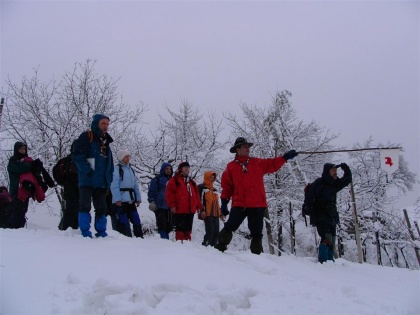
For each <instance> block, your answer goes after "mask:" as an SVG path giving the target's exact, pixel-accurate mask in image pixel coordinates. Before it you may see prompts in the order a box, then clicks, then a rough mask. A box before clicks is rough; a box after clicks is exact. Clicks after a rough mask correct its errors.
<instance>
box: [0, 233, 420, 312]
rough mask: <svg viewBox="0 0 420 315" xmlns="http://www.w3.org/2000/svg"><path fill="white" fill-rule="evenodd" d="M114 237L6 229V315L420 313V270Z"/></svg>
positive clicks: (3, 236) (3, 258)
mask: <svg viewBox="0 0 420 315" xmlns="http://www.w3.org/2000/svg"><path fill="white" fill-rule="evenodd" d="M109 234H110V236H109V237H107V238H105V239H86V238H82V237H81V236H80V234H79V232H78V231H72V230H68V231H65V232H61V231H58V230H57V229H56V228H55V227H54V228H39V227H36V226H34V225H29V228H28V229H20V230H0V238H1V261H0V265H1V267H0V272H1V274H0V276H1V292H0V294H1V301H0V302H1V304H0V305H1V306H0V314H419V313H420V304H419V300H420V288H419V284H420V272H419V271H412V270H406V269H399V268H388V267H378V266H373V265H367V264H366V265H359V264H355V263H351V262H348V261H346V260H343V259H338V260H337V261H336V262H335V263H327V264H323V265H321V264H319V263H316V260H315V259H314V258H297V257H294V256H288V255H283V256H282V257H277V256H272V255H269V254H262V255H260V256H257V255H253V254H251V253H250V252H249V251H241V252H239V251H233V250H228V251H226V252H225V253H220V252H218V251H217V250H215V249H213V248H205V247H203V246H201V245H200V241H201V240H200V241H199V240H198V239H197V240H196V241H195V242H194V241H193V242H186V243H184V244H181V243H180V242H173V241H166V240H161V239H159V238H158V237H157V236H156V237H155V236H148V237H146V238H145V239H130V238H126V237H124V236H122V235H119V234H117V233H116V232H114V231H110V232H109ZM193 237H194V236H193Z"/></svg>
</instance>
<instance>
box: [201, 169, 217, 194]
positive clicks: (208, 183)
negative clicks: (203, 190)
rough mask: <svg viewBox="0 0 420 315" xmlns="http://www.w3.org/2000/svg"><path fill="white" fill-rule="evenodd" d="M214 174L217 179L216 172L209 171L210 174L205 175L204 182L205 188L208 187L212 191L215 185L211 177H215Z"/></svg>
mask: <svg viewBox="0 0 420 315" xmlns="http://www.w3.org/2000/svg"><path fill="white" fill-rule="evenodd" d="M213 174H214V176H215V178H216V176H217V174H216V172H213V171H208V172H205V173H204V181H203V183H204V186H206V187H207V188H208V189H211V190H213V183H212V181H211V175H213Z"/></svg>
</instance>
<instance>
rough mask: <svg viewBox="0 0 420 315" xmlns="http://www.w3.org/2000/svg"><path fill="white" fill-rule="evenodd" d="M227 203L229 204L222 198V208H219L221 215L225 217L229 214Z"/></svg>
mask: <svg viewBox="0 0 420 315" xmlns="http://www.w3.org/2000/svg"><path fill="white" fill-rule="evenodd" d="M228 203H229V201H228V200H227V199H224V198H222V206H221V207H220V210H222V214H223V215H224V216H227V215H229V213H230V212H229V210H228V206H227V205H228Z"/></svg>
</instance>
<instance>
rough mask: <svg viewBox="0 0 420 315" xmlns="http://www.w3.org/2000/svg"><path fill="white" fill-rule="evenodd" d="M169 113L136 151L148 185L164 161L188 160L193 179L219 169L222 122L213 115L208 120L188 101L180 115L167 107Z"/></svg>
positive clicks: (180, 110) (140, 143) (209, 115)
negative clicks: (208, 171) (210, 170)
mask: <svg viewBox="0 0 420 315" xmlns="http://www.w3.org/2000/svg"><path fill="white" fill-rule="evenodd" d="M166 113H167V116H165V117H164V116H163V115H160V117H159V124H158V125H157V128H156V129H155V130H152V131H151V132H150V137H149V138H148V139H144V141H142V142H138V145H137V147H136V149H135V150H136V152H138V155H139V156H140V160H139V161H138V162H139V163H137V164H138V166H139V169H140V170H141V174H142V175H141V177H142V178H143V179H144V180H143V181H144V183H148V182H149V181H150V179H151V178H153V177H154V175H155V174H156V173H157V172H158V171H159V170H160V165H161V163H162V162H163V161H170V162H173V163H177V162H181V161H185V160H188V161H189V162H190V164H191V171H192V173H191V177H192V178H197V177H198V175H201V174H202V173H203V171H205V170H208V169H215V167H216V168H217V165H218V160H219V155H220V150H221V149H222V148H223V147H224V143H223V142H222V141H221V140H220V137H221V132H222V130H223V129H222V120H221V119H218V118H217V117H216V116H215V115H214V114H212V113H208V114H207V116H204V115H203V114H202V113H200V112H199V111H198V109H197V108H196V107H194V106H193V105H191V104H190V103H188V102H185V101H184V102H182V104H181V106H180V108H179V110H177V111H176V110H173V109H171V108H169V107H166ZM215 171H218V170H217V169H215Z"/></svg>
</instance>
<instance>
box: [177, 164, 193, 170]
mask: <svg viewBox="0 0 420 315" xmlns="http://www.w3.org/2000/svg"><path fill="white" fill-rule="evenodd" d="M184 166H188V167H190V163H188V162H181V163H180V164H179V165H178V170H181V169H182V168H183V167H184Z"/></svg>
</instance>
